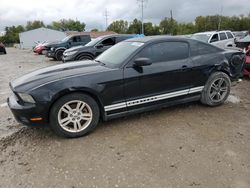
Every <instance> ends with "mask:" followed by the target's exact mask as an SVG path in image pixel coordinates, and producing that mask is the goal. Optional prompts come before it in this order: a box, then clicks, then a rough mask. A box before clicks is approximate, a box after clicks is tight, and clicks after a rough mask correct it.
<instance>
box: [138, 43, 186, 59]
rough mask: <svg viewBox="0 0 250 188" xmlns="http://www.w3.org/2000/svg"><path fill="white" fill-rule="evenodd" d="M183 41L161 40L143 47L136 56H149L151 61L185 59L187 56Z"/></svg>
mask: <svg viewBox="0 0 250 188" xmlns="http://www.w3.org/2000/svg"><path fill="white" fill-rule="evenodd" d="M188 50H189V47H188V44H187V43H185V42H163V43H158V44H153V45H151V46H149V47H146V48H144V49H143V50H142V51H141V52H140V53H139V54H138V55H137V56H136V58H138V57H146V58H149V59H150V60H151V61H152V63H154V62H164V61H174V60H179V59H185V58H187V57H188V56H189V51H188Z"/></svg>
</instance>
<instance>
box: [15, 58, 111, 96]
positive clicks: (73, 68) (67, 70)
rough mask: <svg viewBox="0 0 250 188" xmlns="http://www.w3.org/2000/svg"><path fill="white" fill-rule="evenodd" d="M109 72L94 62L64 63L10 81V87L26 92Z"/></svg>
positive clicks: (106, 68) (108, 69)
mask: <svg viewBox="0 0 250 188" xmlns="http://www.w3.org/2000/svg"><path fill="white" fill-rule="evenodd" d="M111 70H112V69H110V68H108V67H105V66H103V65H101V64H100V63H97V62H96V61H78V62H72V63H64V64H60V65H55V66H51V67H47V68H43V69H39V70H36V71H34V72H31V73H29V74H26V75H24V76H22V77H20V78H18V79H16V80H14V81H12V82H11V83H10V86H11V88H12V90H14V91H16V92H26V91H29V90H33V89H35V88H39V86H43V85H46V84H48V83H52V82H56V81H58V80H62V79H67V78H70V77H77V76H82V75H90V74H96V73H100V72H105V71H111Z"/></svg>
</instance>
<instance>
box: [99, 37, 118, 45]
mask: <svg viewBox="0 0 250 188" xmlns="http://www.w3.org/2000/svg"><path fill="white" fill-rule="evenodd" d="M102 44H103V46H113V45H115V40H114V38H107V39H105V40H104V41H102Z"/></svg>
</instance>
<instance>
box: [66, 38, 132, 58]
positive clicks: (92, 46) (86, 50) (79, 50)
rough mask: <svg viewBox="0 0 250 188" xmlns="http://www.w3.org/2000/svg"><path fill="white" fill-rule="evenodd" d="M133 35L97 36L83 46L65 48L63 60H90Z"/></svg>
mask: <svg viewBox="0 0 250 188" xmlns="http://www.w3.org/2000/svg"><path fill="white" fill-rule="evenodd" d="M134 37H136V35H125V34H120V35H106V36H102V37H98V38H96V39H94V40H92V41H91V42H89V43H88V44H86V45H85V46H78V47H73V48H70V49H68V50H65V51H64V53H63V62H68V61H78V60H92V59H94V58H95V57H97V56H98V55H100V54H101V53H103V52H104V51H105V50H107V49H109V48H110V47H112V46H114V45H115V44H117V43H119V42H121V41H124V40H127V39H130V38H134Z"/></svg>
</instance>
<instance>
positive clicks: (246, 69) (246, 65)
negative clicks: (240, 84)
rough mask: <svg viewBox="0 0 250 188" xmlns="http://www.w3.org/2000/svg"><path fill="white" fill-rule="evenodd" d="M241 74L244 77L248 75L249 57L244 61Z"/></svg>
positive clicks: (249, 68) (249, 72)
mask: <svg viewBox="0 0 250 188" xmlns="http://www.w3.org/2000/svg"><path fill="white" fill-rule="evenodd" d="M243 74H244V75H246V76H249V75H250V57H248V58H247V59H246V63H245V66H244V71H243Z"/></svg>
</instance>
